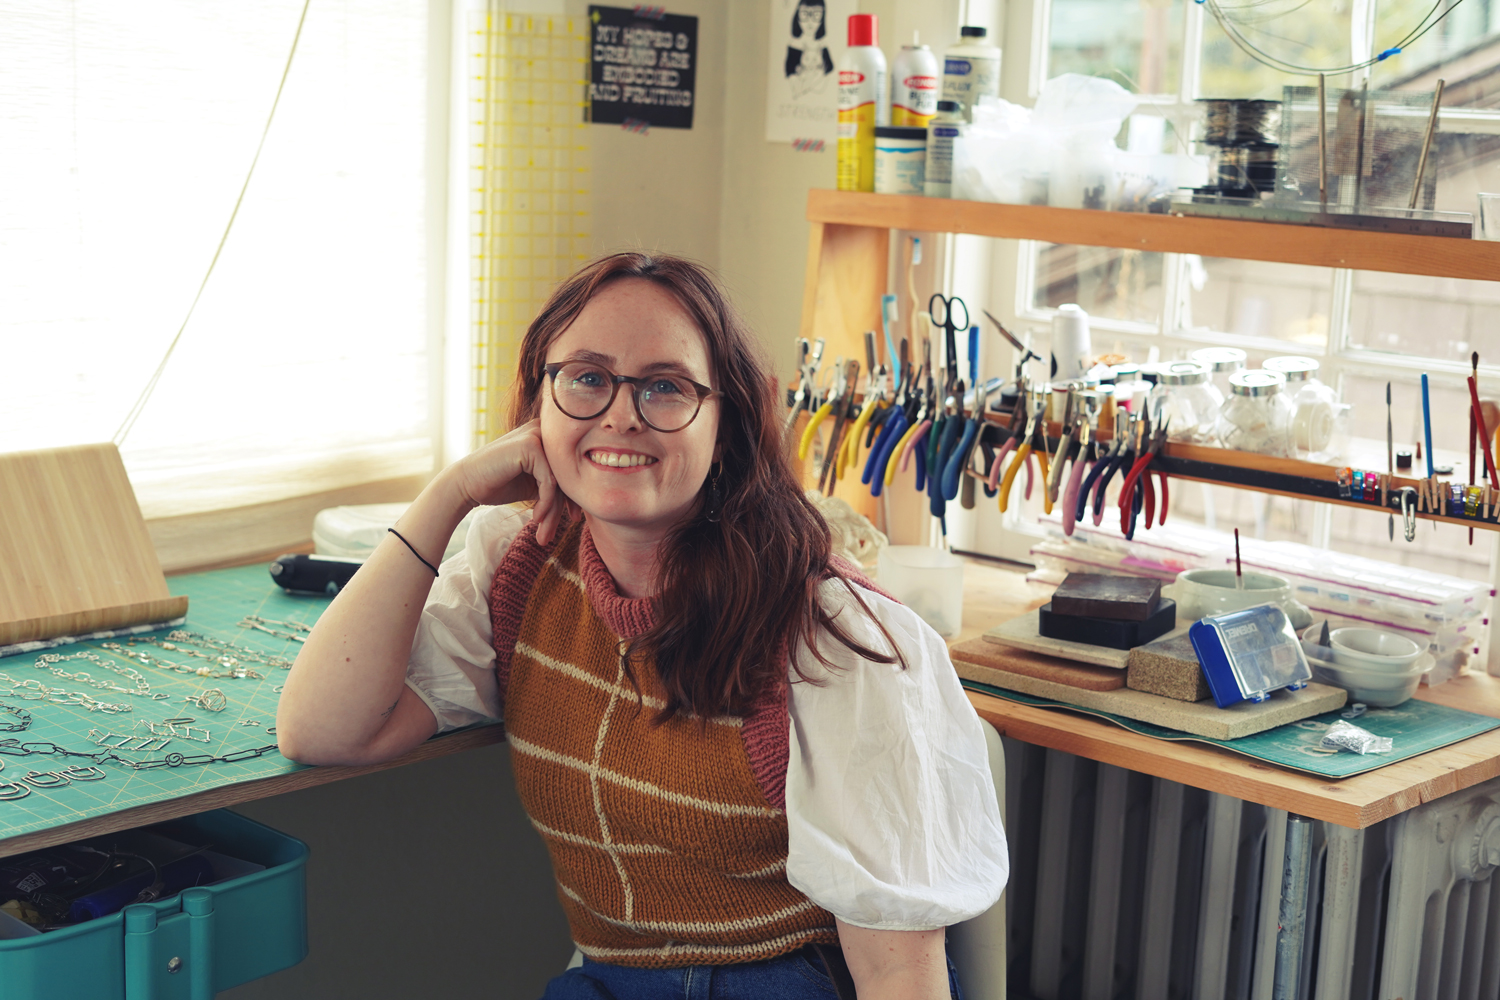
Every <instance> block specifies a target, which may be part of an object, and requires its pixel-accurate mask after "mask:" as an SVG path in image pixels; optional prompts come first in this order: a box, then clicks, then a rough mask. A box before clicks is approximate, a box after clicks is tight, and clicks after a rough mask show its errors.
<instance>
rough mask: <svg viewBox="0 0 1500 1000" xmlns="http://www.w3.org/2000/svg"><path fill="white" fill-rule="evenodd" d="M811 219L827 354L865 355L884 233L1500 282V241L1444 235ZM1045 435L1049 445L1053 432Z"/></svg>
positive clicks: (1310, 488)
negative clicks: (945, 235) (996, 239)
mask: <svg viewBox="0 0 1500 1000" xmlns="http://www.w3.org/2000/svg"><path fill="white" fill-rule="evenodd" d="M807 218H808V221H809V222H810V223H811V224H812V225H811V231H810V233H809V237H808V246H807V272H806V281H805V284H804V286H803V296H802V326H801V336H803V337H806V338H808V339H809V340H811V339H813V338H816V337H822V338H824V339H825V340H826V341H827V347H826V351H825V355H824V356H825V357H836V356H839V355H843V356H846V357H862V356H863V346H862V337H863V335H864V331H866V330H878V329H880V328H881V315H880V308H881V307H880V297H881V295H882V294H883V293H885V292H886V291H887V288H886V276H887V268H888V258H889V252H890V241H891V231H892V230H897V229H899V230H906V231H911V232H918V233H965V234H970V235H976V236H993V237H1000V238H1004V239H1023V240H1045V241H1047V242H1049V243H1069V244H1078V245H1084V246H1103V247H1119V248H1124V249H1129V250H1148V251H1153V252H1160V253H1197V254H1203V255H1205V256H1211V257H1232V258H1237V259H1242V260H1262V261H1272V262H1279V263H1287V264H1309V265H1313V266H1315V267H1341V268H1357V269H1360V270H1366V271H1387V272H1394V273H1400V274H1428V275H1436V276H1440V277H1452V278H1473V279H1479V280H1485V281H1496V280H1500V242H1486V241H1483V240H1464V239H1454V238H1449V237H1441V236H1416V235H1410V234H1405V233H1372V232H1361V231H1357V230H1347V229H1320V228H1315V227H1309V226H1295V227H1293V226H1288V225H1284V224H1279V223H1274V222H1254V221H1247V220H1240V219H1214V218H1202V217H1191V216H1185V215H1173V214H1160V215H1158V214H1147V213H1140V212H1107V211H1098V210H1093V209H1074V208H1051V207H1047V206H1041V205H1000V204H990V203H987V202H973V201H958V200H954V199H949V198H926V197H921V196H918V195H886V194H869V193H865V192H859V191H829V190H814V191H811V192H809V193H808V199H807ZM986 416H987V418H988V419H989V421H990V425H989V426H988V427H987V428H986V433H987V434H990V435H995V436H996V437H995V438H992V439H991V443H993V442H994V440H997V439H999V437H998V435H999V433H1000V431H999V429H998V426H997V425H998V423H999V421H1000V420H1001V419H1002V418H1001V415H1000V414H998V413H990V414H987V415H986ZM1050 437H1051V440H1052V442H1053V444H1054V445H1055V444H1056V441H1057V435H1056V434H1055V433H1053V434H1051V435H1050ZM1106 437H1107V434H1106ZM1157 461H1158V462H1159V463H1160V465H1161V468H1162V469H1163V471H1165V472H1166V473H1167V474H1168V475H1170V476H1174V477H1176V478H1179V479H1184V480H1194V481H1198V482H1207V483H1215V484H1220V485H1225V486H1236V487H1240V488H1244V489H1254V490H1259V491H1261V492H1262V493H1274V494H1277V495H1281V496H1289V497H1294V498H1297V499H1305V500H1319V501H1323V502H1326V503H1335V504H1339V505H1340V506H1348V507H1363V508H1365V509H1370V510H1377V511H1378V510H1390V509H1392V508H1389V507H1387V508H1382V507H1381V505H1380V498H1379V492H1378V491H1377V492H1376V494H1375V499H1374V500H1373V501H1371V500H1368V499H1367V500H1365V501H1356V500H1352V499H1344V498H1342V497H1340V496H1339V487H1338V471H1339V470H1338V468H1337V467H1334V466H1325V465H1318V464H1314V463H1311V462H1300V461H1297V460H1295V459H1284V458H1271V457H1268V456H1265V455H1255V454H1250V453H1247V452H1238V451H1230V450H1227V449H1222V448H1201V447H1195V446H1191V445H1181V444H1169V445H1167V446H1166V447H1165V449H1164V450H1163V451H1162V453H1161V455H1160V456H1158V459H1157ZM809 464H810V463H809ZM812 479H813V483H812V484H810V485H815V484H816V479H817V470H816V469H813V470H812ZM846 483H847V480H846V481H841V483H840V485H839V487H838V488H837V489H836V490H835V491H834V492H835V495H837V496H840V497H842V498H843V499H844V500H847V501H848V502H849V503H850V505H851V506H853V507H854V508H855V509H856V510H858V511H859V512H860V513H862V514H865V515H866V516H868V517H871V518H872V519H873V517H874V516H875V500H874V498H873V497H871V496H870V494H869V491H868V489H866V488H864V487H863V486H862V484H860V482H859V477H858V476H856V477H854V479H853V485H852V486H848V485H845V484H846ZM1391 485H1392V490H1393V491H1399V490H1400V489H1401V487H1403V486H1415V485H1416V480H1415V479H1412V478H1407V477H1401V476H1396V477H1393V478H1392V483H1391ZM1491 513H1492V518H1491V520H1489V521H1486V520H1484V519H1483V518H1482V517H1474V518H1469V517H1452V516H1448V515H1445V514H1432V513H1427V512H1421V513H1418V514H1417V517H1418V518H1421V519H1423V520H1431V521H1446V522H1448V523H1451V524H1460V525H1466V526H1468V527H1473V528H1489V529H1497V530H1500V524H1497V523H1496V522H1495V521H1494V519H1493V514H1494V512H1493V511H1492V512H1491Z"/></svg>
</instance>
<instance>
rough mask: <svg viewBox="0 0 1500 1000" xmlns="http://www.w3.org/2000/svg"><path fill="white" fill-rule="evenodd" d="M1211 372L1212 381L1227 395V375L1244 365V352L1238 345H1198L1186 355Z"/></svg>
mask: <svg viewBox="0 0 1500 1000" xmlns="http://www.w3.org/2000/svg"><path fill="white" fill-rule="evenodd" d="M1188 360H1189V361H1196V362H1198V363H1199V364H1200V365H1203V366H1204V367H1205V368H1207V369H1208V370H1209V371H1210V372H1212V373H1213V383H1214V385H1215V386H1217V387H1218V390H1219V392H1220V393H1222V394H1223V395H1224V396H1226V397H1227V396H1228V395H1229V376H1231V375H1233V374H1234V373H1235V372H1237V371H1240V370H1241V369H1243V368H1244V367H1245V352H1244V351H1242V350H1240V349H1239V348H1238V347H1200V348H1199V349H1198V350H1196V351H1194V352H1193V353H1192V354H1189V355H1188Z"/></svg>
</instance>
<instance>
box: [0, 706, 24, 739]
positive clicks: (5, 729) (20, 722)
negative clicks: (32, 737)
mask: <svg viewBox="0 0 1500 1000" xmlns="http://www.w3.org/2000/svg"><path fill="white" fill-rule="evenodd" d="M7 715H8V716H10V717H11V718H12V719H14V720H15V721H14V722H7V721H5V716H7ZM30 728H31V713H30V712H28V711H26V709H24V708H18V707H16V706H15V705H7V704H6V703H5V702H3V701H0V733H22V732H25V731H26V730H27V729H30Z"/></svg>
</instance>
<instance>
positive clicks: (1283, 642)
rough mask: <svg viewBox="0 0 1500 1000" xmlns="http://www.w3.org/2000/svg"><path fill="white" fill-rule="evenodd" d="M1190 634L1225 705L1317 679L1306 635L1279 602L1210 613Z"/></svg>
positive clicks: (1216, 700)
mask: <svg viewBox="0 0 1500 1000" xmlns="http://www.w3.org/2000/svg"><path fill="white" fill-rule="evenodd" d="M1188 638H1189V639H1190V640H1191V641H1192V643H1193V649H1194V650H1195V651H1196V652H1197V653H1198V661H1199V662H1200V663H1202V664H1203V676H1204V678H1205V679H1206V680H1207V681H1208V688H1209V690H1210V691H1212V692H1213V696H1214V703H1215V704H1217V705H1218V706H1219V707H1220V708H1228V707H1229V706H1230V705H1233V704H1235V703H1236V702H1241V701H1246V700H1249V701H1253V702H1262V701H1265V700H1266V699H1267V698H1269V697H1270V695H1271V693H1272V692H1274V691H1279V690H1281V689H1282V688H1286V689H1288V690H1290V691H1296V690H1299V689H1300V688H1304V687H1306V686H1307V682H1308V681H1310V680H1312V668H1311V667H1310V666H1309V665H1308V663H1307V657H1306V655H1305V654H1304V653H1303V652H1302V642H1301V640H1300V639H1299V638H1298V637H1297V633H1296V632H1295V631H1293V630H1292V623H1291V622H1290V621H1289V620H1288V619H1287V616H1286V614H1285V613H1284V612H1283V611H1282V610H1281V609H1280V608H1278V607H1276V606H1275V605H1273V604H1265V605H1261V606H1260V607H1255V608H1246V609H1245V610H1243V611H1232V612H1230V613H1229V614H1227V615H1216V616H1214V617H1212V618H1205V619H1203V620H1202V621H1200V622H1198V623H1196V624H1195V625H1193V627H1192V628H1190V629H1188Z"/></svg>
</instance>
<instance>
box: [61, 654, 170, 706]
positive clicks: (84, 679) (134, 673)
mask: <svg viewBox="0 0 1500 1000" xmlns="http://www.w3.org/2000/svg"><path fill="white" fill-rule="evenodd" d="M69 660H87V661H88V662H90V663H92V664H94V665H95V666H97V667H103V668H104V669H105V670H109V671H112V672H113V673H116V674H119V675H120V676H121V677H123V678H125V679H126V680H127V681H131V682H133V683H134V684H135V687H133V688H128V687H121V686H120V685H119V684H116V683H115V682H114V681H112V680H109V679H107V678H102V677H101V678H99V679H97V680H96V679H95V678H94V676H93V675H92V674H90V673H88V672H86V671H83V670H79V671H77V672H75V673H68V671H66V670H64V669H63V668H62V667H59V666H58V664H59V663H66V662H67V661H69ZM36 668H37V669H38V670H50V671H51V672H52V675H53V676H54V677H56V678H58V679H59V680H64V681H77V682H78V683H79V684H84V685H87V686H88V687H91V688H97V689H99V690H100V691H118V692H119V693H120V694H132V695H135V696H136V697H138V698H150V699H152V700H153V701H162V700H163V699H165V698H168V697H170V695H166V694H152V693H151V682H150V681H148V680H146V678H145V676H144V675H142V674H141V672H140V671H139V670H137V669H135V668H134V667H127V666H124V665H122V664H119V663H110V662H109V661H108V660H105V659H104V658H103V657H99V656H95V655H94V654H93V653H68V654H67V655H66V656H61V655H59V654H57V653H43V654H42V655H41V656H38V657H37V658H36Z"/></svg>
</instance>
